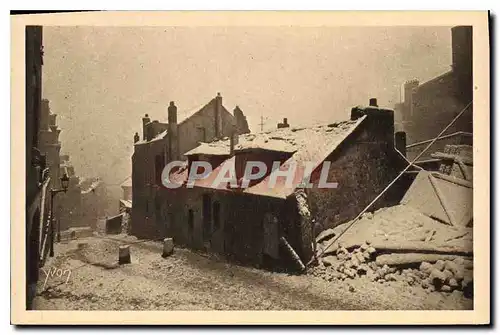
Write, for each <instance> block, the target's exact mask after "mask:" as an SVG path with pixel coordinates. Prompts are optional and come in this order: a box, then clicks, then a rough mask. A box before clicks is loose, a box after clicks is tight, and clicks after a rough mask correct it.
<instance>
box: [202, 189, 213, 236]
mask: <svg viewBox="0 0 500 335" xmlns="http://www.w3.org/2000/svg"><path fill="white" fill-rule="evenodd" d="M211 225H212V200H211V199H210V195H208V194H203V238H204V239H205V241H206V240H208V239H210V235H211V228H212V227H211Z"/></svg>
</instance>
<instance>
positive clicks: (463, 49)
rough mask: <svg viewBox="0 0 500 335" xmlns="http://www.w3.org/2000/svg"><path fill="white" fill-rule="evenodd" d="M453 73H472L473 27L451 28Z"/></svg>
mask: <svg viewBox="0 0 500 335" xmlns="http://www.w3.org/2000/svg"><path fill="white" fill-rule="evenodd" d="M451 58H452V68H453V71H457V72H466V73H467V74H470V73H472V26H457V27H453V28H451Z"/></svg>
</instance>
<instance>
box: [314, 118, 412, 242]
mask: <svg viewBox="0 0 500 335" xmlns="http://www.w3.org/2000/svg"><path fill="white" fill-rule="evenodd" d="M365 121H369V119H367V120H365ZM377 133H379V134H380V136H379V137H377V136H374V134H377ZM383 136H385V134H384V129H383V128H381V129H377V128H376V127H374V124H370V122H367V123H364V124H362V125H361V128H358V129H357V130H356V131H355V132H354V133H352V134H351V135H350V136H349V137H348V138H347V140H345V141H344V143H343V144H341V146H340V147H339V148H338V149H337V150H336V151H335V152H334V153H333V154H331V155H330V156H329V157H328V158H327V159H326V161H330V162H331V167H330V170H329V174H328V179H327V180H328V182H337V183H338V187H337V188H323V189H321V188H318V187H317V182H318V179H316V180H312V183H313V184H314V185H315V187H314V188H311V189H307V194H308V198H309V199H308V201H309V206H310V209H311V213H312V216H313V218H314V219H315V221H316V222H317V223H318V224H319V228H320V229H318V232H319V231H321V230H322V229H327V228H330V227H334V226H336V225H338V224H340V223H342V222H345V221H348V220H350V219H352V218H354V217H355V216H356V215H357V214H359V212H360V211H361V210H363V209H364V208H365V207H366V206H367V205H368V204H369V203H370V202H371V201H372V200H373V199H374V198H375V197H376V196H377V195H378V194H379V193H380V192H381V191H382V190H383V189H384V188H385V186H386V185H388V184H389V183H390V182H391V181H392V180H393V179H394V178H395V177H396V175H397V174H398V173H399V171H400V170H401V169H402V168H404V165H403V164H404V162H403V161H402V159H400V157H399V156H397V154H396V153H395V151H394V146H393V142H392V144H391V143H387V141H386V140H385V139H384V137H383ZM318 169H319V170H321V167H320V168H318ZM317 178H319V177H317ZM392 194H393V193H391V192H390V193H388V194H387V196H385V197H383V198H382V199H381V200H380V201H378V202H377V203H376V204H375V206H374V207H373V208H372V210H374V209H377V208H380V207H382V206H387V205H389V204H393V203H395V202H397V201H396V200H393V197H392Z"/></svg>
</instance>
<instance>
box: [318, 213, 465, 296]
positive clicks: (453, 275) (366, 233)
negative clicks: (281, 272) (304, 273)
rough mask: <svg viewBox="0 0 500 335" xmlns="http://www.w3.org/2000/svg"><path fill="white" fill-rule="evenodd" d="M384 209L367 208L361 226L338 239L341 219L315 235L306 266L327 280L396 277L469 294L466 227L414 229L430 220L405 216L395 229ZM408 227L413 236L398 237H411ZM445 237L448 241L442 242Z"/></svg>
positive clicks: (382, 280) (431, 288) (390, 279)
mask: <svg viewBox="0 0 500 335" xmlns="http://www.w3.org/2000/svg"><path fill="white" fill-rule="evenodd" d="M405 210H406V209H405ZM386 212H387V211H386V210H382V211H379V212H378V213H375V214H371V213H368V214H367V215H365V216H364V217H363V218H362V219H361V220H360V221H359V222H357V224H359V225H358V226H357V227H356V228H353V229H352V231H349V233H346V234H345V235H344V236H342V237H341V238H339V239H338V241H337V240H336V237H338V235H339V233H340V232H341V231H343V229H345V227H346V225H345V224H344V225H342V226H343V227H340V226H339V227H336V228H334V229H328V230H326V231H324V232H322V233H321V234H320V235H318V237H317V240H316V241H317V257H318V262H317V265H316V266H315V267H312V268H310V269H309V273H310V274H312V275H314V276H317V277H321V278H323V279H325V280H327V281H337V280H338V281H344V280H350V279H356V278H360V277H365V278H367V279H369V280H370V281H373V282H377V283H385V282H394V281H398V282H405V283H407V284H408V285H410V286H416V285H418V286H421V287H422V288H424V289H426V290H427V291H428V292H432V291H440V292H452V291H455V290H458V291H462V292H463V294H464V296H466V297H472V291H473V271H472V269H473V264H472V257H471V256H472V252H471V251H470V252H469V247H468V244H467V241H468V240H467V241H464V240H463V239H464V238H466V239H468V238H469V237H470V236H469V235H468V234H469V232H468V231H467V232H464V231H460V232H457V231H455V229H454V228H452V227H450V228H448V227H445V229H448V230H449V231H446V230H443V229H441V230H440V227H437V228H436V229H424V230H422V229H421V232H420V233H419V234H416V233H415V231H416V229H417V228H418V229H420V228H422V227H423V226H425V227H424V228H429V225H428V222H427V223H426V224H427V225H422V221H420V222H418V221H419V220H417V223H416V224H414V223H415V221H412V222H411V224H408V221H407V222H406V223H407V224H406V225H404V226H401V225H400V226H399V228H400V230H398V229H396V226H397V222H399V223H400V222H401V221H399V218H397V217H395V221H392V222H396V223H395V224H394V225H391V224H390V222H391V220H387V218H386V217H385V219H384V215H386V214H387V213H386ZM389 213H390V214H391V215H395V214H397V213H396V212H394V209H390V210H389ZM413 224H414V227H413V226H412V225H413ZM368 225H369V226H368ZM438 225H441V224H440V223H438ZM355 226H356V225H355ZM380 230H383V231H382V233H377V232H380ZM412 230H413V231H414V232H413V233H412V236H413V237H414V240H411V239H408V238H406V239H403V238H401V237H402V234H405V235H406V236H410V233H409V231H412ZM443 232H444V233H443ZM442 234H445V235H446V236H448V238H447V239H446V238H444V237H443V236H442ZM345 236H347V238H344V237H345ZM379 236H383V237H382V238H380V237H379ZM450 236H451V238H450ZM445 240H447V243H444V241H445ZM436 241H438V242H439V243H436Z"/></svg>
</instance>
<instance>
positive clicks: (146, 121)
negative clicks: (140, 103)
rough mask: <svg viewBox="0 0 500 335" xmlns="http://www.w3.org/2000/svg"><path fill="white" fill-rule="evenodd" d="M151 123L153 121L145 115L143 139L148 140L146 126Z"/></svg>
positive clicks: (143, 119)
mask: <svg viewBox="0 0 500 335" xmlns="http://www.w3.org/2000/svg"><path fill="white" fill-rule="evenodd" d="M149 122H151V119H150V118H149V115H148V114H145V115H144V117H143V118H142V139H143V140H145V139H146V135H147V134H146V125H147V124H148V123H149Z"/></svg>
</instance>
